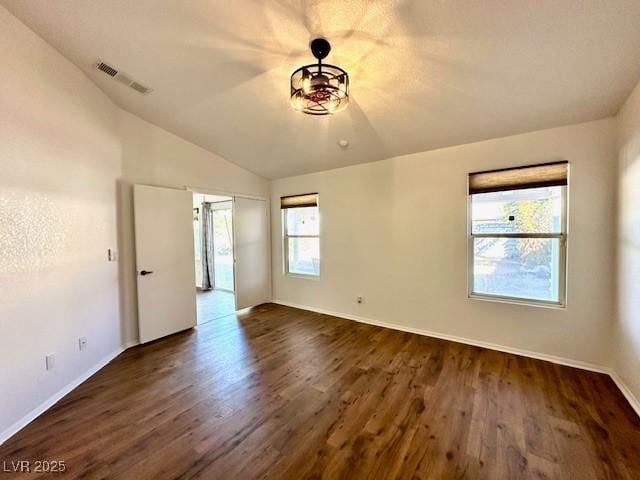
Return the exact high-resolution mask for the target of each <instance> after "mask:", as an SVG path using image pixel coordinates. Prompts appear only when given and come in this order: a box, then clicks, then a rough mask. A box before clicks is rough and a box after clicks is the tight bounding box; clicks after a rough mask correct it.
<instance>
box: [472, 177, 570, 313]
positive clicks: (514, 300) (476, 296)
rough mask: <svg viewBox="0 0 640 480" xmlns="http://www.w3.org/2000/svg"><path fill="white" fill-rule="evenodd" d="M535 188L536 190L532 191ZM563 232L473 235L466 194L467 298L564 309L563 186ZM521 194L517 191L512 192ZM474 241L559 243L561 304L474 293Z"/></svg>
mask: <svg viewBox="0 0 640 480" xmlns="http://www.w3.org/2000/svg"><path fill="white" fill-rule="evenodd" d="M531 188H536V187H531ZM560 188H561V195H560V232H559V233H476V234H474V233H473V211H472V209H473V207H472V205H473V203H472V200H473V195H478V194H477V193H476V194H473V193H467V297H468V298H471V299H475V300H485V301H493V302H500V303H513V304H519V305H528V306H533V307H547V308H561V309H564V308H566V306H567V258H568V254H567V247H568V223H569V222H568V203H569V184H568V182H567V185H562V186H560ZM513 190H514V191H515V190H518V189H513ZM505 191H509V190H505ZM467 192H468V188H467ZM474 238H549V239H558V243H559V255H558V256H559V258H558V263H559V265H558V301H557V302H554V301H550V300H540V299H535V298H527V297H512V296H509V295H493V294H490V293H478V292H474V291H473V288H474V275H473V266H474V260H475V254H474Z"/></svg>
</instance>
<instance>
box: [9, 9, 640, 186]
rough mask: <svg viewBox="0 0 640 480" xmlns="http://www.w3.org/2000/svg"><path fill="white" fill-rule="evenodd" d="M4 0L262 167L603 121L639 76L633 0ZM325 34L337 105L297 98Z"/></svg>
mask: <svg viewBox="0 0 640 480" xmlns="http://www.w3.org/2000/svg"><path fill="white" fill-rule="evenodd" d="M0 3H2V4H4V5H5V6H6V8H7V9H8V10H9V11H11V12H12V13H13V14H14V15H15V16H17V17H18V18H19V19H20V20H22V21H23V22H24V23H26V24H27V25H28V26H29V27H31V28H32V29H33V30H34V31H35V32H37V33H38V34H39V35H41V36H42V37H43V38H44V39H45V40H46V41H47V42H49V43H50V44H51V45H53V46H54V47H55V48H57V49H58V50H59V51H60V52H61V53H62V54H63V55H65V56H66V57H67V58H69V59H70V60H71V61H72V62H73V63H75V64H76V65H77V66H78V67H79V68H80V69H82V70H83V71H84V72H85V73H86V74H87V75H88V76H89V77H90V78H91V79H92V80H93V81H94V82H95V83H96V84H97V85H98V86H99V87H100V88H101V89H102V90H104V91H105V92H106V94H107V95H109V97H111V98H112V99H113V101H114V102H115V103H116V104H118V105H119V106H120V107H122V108H123V109H125V110H128V111H130V112H132V113H134V114H136V115H138V116H140V117H142V118H144V119H146V120H148V121H150V122H152V123H154V124H156V125H158V126H160V127H163V128H165V129H166V130H168V131H170V132H173V133H175V134H177V135H179V136H181V137H183V138H185V139H187V140H190V141H191V142H193V143H195V144H197V145H200V146H201V147H204V148H205V149H207V150H210V151H212V152H215V153H217V154H219V155H221V156H223V157H225V158H227V159H228V160H230V161H232V162H234V163H236V164H238V165H240V166H242V167H245V168H247V169H248V170H251V171H253V172H255V173H257V174H259V175H262V176H264V177H266V178H281V177H286V176H291V175H296V174H301V173H308V172H314V171H320V170H325V169H330V168H336V167H341V166H346V165H352V164H357V163H362V162H371V161H375V160H380V159H384V158H388V157H392V156H397V155H402V154H407V153H413V152H418V151H424V150H431V149H435V148H440V147H445V146H450V145H457V144H462V143H468V142H473V141H478V140H483V139H489V138H495V137H500V136H505V135H510V134H515V133H522V132H526V131H531V130H537V129H542V128H549V127H554V126H559V125H564V124H569V123H576V122H582V121H588V120H593V119H598V118H603V117H606V116H609V115H613V114H615V113H616V112H617V111H618V109H619V107H620V106H621V105H622V103H623V102H624V100H625V98H626V97H627V95H628V94H629V93H630V92H631V90H632V88H633V86H634V85H635V84H636V82H637V81H638V80H639V78H640V55H638V52H640V28H638V25H640V1H638V0H606V1H603V0H537V1H530V0H483V1H477V0H459V1H445V0H413V1H410V0H399V1H363V0H360V1H346V0H315V1H313V0H298V1H286V0H268V1H266V0H265V1H258V0H234V1H222V0H220V1H216V0H209V1H204V0H201V1H196V0H189V1H185V0H162V1H158V0H106V1H90V0H56V1H52V0H0ZM316 36H324V37H326V38H327V39H328V40H329V41H330V42H331V43H332V47H333V49H332V51H331V54H330V55H329V57H328V58H327V61H328V62H329V63H333V64H336V65H339V66H341V67H343V68H345V69H346V70H347V71H348V72H349V74H350V77H351V103H350V105H349V107H348V108H347V110H345V111H343V112H340V113H338V114H336V115H334V116H325V117H312V116H307V115H303V114H301V113H298V112H295V111H294V110H293V109H292V108H291V107H290V105H289V98H288V96H289V84H288V82H289V75H290V74H291V72H292V71H293V70H294V69H296V68H297V67H299V66H301V65H303V64H305V63H312V60H313V58H312V56H311V54H310V52H309V51H308V43H309V41H310V40H311V39H313V38H314V37H316ZM98 58H100V59H101V60H103V61H105V62H108V63H111V64H113V65H115V66H117V67H118V68H120V69H121V70H122V71H124V72H126V73H127V74H128V75H130V76H132V77H133V78H134V79H135V80H137V81H138V82H140V83H142V84H145V85H147V86H149V87H151V88H153V89H154V91H153V93H151V94H150V95H147V96H143V95H140V94H139V93H137V92H135V91H134V90H131V89H130V88H127V87H126V86H123V85H121V84H119V83H118V82H116V81H114V80H113V79H110V78H108V77H106V76H105V75H104V74H103V73H101V72H98V71H97V70H95V68H94V66H93V65H94V63H95V61H96V59H98ZM342 139H346V140H348V141H349V146H348V148H341V147H340V146H339V145H338V142H339V141H340V140H342Z"/></svg>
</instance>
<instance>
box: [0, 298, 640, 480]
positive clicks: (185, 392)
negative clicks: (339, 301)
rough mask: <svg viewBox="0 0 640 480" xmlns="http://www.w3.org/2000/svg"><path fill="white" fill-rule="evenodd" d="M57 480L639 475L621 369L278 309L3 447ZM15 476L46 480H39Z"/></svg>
mask: <svg viewBox="0 0 640 480" xmlns="http://www.w3.org/2000/svg"><path fill="white" fill-rule="evenodd" d="M36 459H40V460H42V459H48V460H64V461H65V463H66V466H67V472H66V473H65V474H53V475H51V478H63V477H69V478H109V479H129V478H131V479H156V480H157V479H165V478H186V479H189V478H202V479H243V480H244V479H253V478H267V479H274V480H275V479H278V480H282V479H295V480H298V479H312V478H313V479H320V478H323V479H340V478H344V479H350V480H351V479H438V480H440V479H463V478H464V479H491V480H495V479H520V478H522V479H563V480H566V479H577V480H589V479H640V421H639V419H638V417H637V416H636V414H635V413H634V412H633V410H632V409H631V407H630V406H629V405H628V404H627V402H626V400H625V399H624V398H623V396H622V395H621V394H620V392H619V391H618V389H617V388H616V387H615V385H614V384H613V382H612V381H611V380H610V379H609V377H607V376H606V375H602V374H596V373H590V372H586V371H581V370H576V369H573V368H568V367H562V366H558V365H554V364H551V363H547V362H543V361H539V360H532V359H529V358H524V357H519V356H515V355H509V354H504V353H499V352H495V351H491V350H485V349H482V348H476V347H471V346H466V345H462V344H458V343H453V342H447V341H443V340H437V339H433V338H428V337H422V336H418V335H414V334H408V333H402V332H397V331H394V330H388V329H383V328H378V327H373V326H368V325H364V324H359V323H356V322H353V321H349V320H343V319H339V318H335V317H330V316H326V315H320V314H316V313H310V312H305V311H302V310H296V309H292V308H287V307H282V306H277V305H270V304H267V305H263V306H261V307H258V308H255V309H253V310H252V311H251V312H249V313H246V314H242V315H238V316H236V315H231V316H227V317H224V318H222V319H219V320H217V321H216V322H210V323H207V324H204V325H201V326H199V327H197V328H196V329H195V330H193V331H190V332H186V333H182V334H178V335H174V336H172V337H169V338H167V339H164V340H162V341H158V342H155V343H152V344H149V345H146V346H141V347H136V348H132V349H130V350H127V351H126V352H125V353H123V354H122V355H120V356H119V357H118V358H117V359H116V360H114V361H113V362H111V363H110V364H109V365H107V366H106V367H105V368H104V369H102V370H101V371H100V372H98V373H97V374H96V375H94V376H93V377H92V378H91V379H89V380H88V381H86V382H85V383H83V384H82V385H81V386H80V387H78V388H77V389H76V390H75V391H73V392H72V393H71V394H69V395H68V396H66V397H65V398H64V399H63V400H61V401H60V402H59V403H58V404H56V405H55V407H53V408H52V409H51V410H49V411H48V412H47V413H45V414H44V415H42V416H41V417H40V418H38V419H37V420H35V421H34V422H33V423H31V424H30V425H29V426H27V427H26V428H25V429H24V430H22V431H21V432H20V433H18V434H17V435H16V436H14V437H13V438H12V439H10V440H9V441H7V442H6V443H5V444H4V445H3V446H1V447H0V461H1V460H4V461H5V462H10V461H11V460H36ZM5 476H6V478H36V477H37V475H36V474H21V475H13V474H7V473H5Z"/></svg>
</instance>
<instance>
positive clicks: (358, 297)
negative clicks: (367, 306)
mask: <svg viewBox="0 0 640 480" xmlns="http://www.w3.org/2000/svg"><path fill="white" fill-rule="evenodd" d="M356 302H358V303H360V304H361V303H363V302H364V299H363V298H362V296H360V295H358V296H357V297H356Z"/></svg>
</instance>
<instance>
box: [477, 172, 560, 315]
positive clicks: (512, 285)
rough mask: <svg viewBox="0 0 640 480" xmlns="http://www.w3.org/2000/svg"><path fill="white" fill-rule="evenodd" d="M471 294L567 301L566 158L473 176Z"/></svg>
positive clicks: (534, 301) (533, 301)
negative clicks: (545, 163)
mask: <svg viewBox="0 0 640 480" xmlns="http://www.w3.org/2000/svg"><path fill="white" fill-rule="evenodd" d="M469 195H470V226H469V257H470V262H469V292H470V295H471V296H475V297H486V298H493V299H504V300H515V301H521V302H526V303H539V304H547V305H564V303H565V287H566V281H565V270H566V268H565V266H566V245H567V229H566V217H567V215H566V206H567V164H566V162H561V163H554V164H548V165H538V166H533V167H522V168H519V169H510V170H500V171H493V172H481V173H476V174H471V175H470V176H469Z"/></svg>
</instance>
